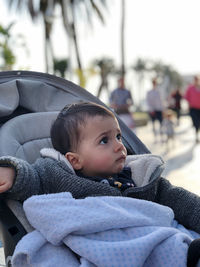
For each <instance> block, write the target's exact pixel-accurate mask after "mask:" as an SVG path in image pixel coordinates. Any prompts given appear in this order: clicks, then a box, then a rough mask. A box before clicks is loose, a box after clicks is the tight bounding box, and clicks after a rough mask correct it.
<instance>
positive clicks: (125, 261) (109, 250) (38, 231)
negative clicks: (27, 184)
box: [12, 193, 199, 267]
mask: <svg viewBox="0 0 200 267" xmlns="http://www.w3.org/2000/svg"><path fill="white" fill-rule="evenodd" d="M24 210H25V213H26V216H27V218H28V220H29V222H30V223H31V225H32V226H33V227H34V228H35V230H34V231H33V232H31V233H28V234H27V235H25V236H24V237H23V238H22V239H21V240H20V242H19V243H18V245H17V247H16V249H15V252H14V255H13V259H12V264H13V267H21V266H24V267H26V266H27V267H28V266H32V267H39V266H42V267H47V266H48V267H49V266H57V267H61V266H62V267H63V266H70V267H78V266H79V267H94V266H103V267H120V266H121V267H133V266H136V267H140V266H146V267H147V266H148V267H149V266H154V267H160V266H162V267H163V266H169V267H171V266H173V267H176V266H182V267H183V266H186V261H187V250H188V246H189V244H190V243H191V241H192V240H193V239H194V238H199V234H197V233H195V232H193V231H189V230H187V229H185V228H184V227H183V226H182V225H180V224H178V223H177V221H175V220H174V214H173V211H172V210H171V209H170V208H168V207H165V206H162V205H159V204H156V203H153V202H150V201H145V200H138V199H132V198H125V197H110V196H109V197H88V198H85V199H74V198H73V197H72V195H71V194H70V193H58V194H49V195H41V196H33V197H31V198H29V199H28V200H26V201H25V202H24Z"/></svg>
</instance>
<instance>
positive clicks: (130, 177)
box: [0, 102, 200, 233]
mask: <svg viewBox="0 0 200 267" xmlns="http://www.w3.org/2000/svg"><path fill="white" fill-rule="evenodd" d="M51 140H52V144H53V149H52V148H48V149H42V151H41V155H42V157H41V158H39V159H38V160H37V161H36V162H35V163H34V164H29V163H28V162H26V161H23V160H21V159H17V158H14V157H9V156H7V157H1V158H0V166H1V167H0V193H2V192H4V194H5V196H6V197H8V198H12V199H16V200H20V201H24V200H25V199H27V198H29V197H30V196H32V195H38V194H48V193H58V192H70V193H71V194H72V196H73V197H74V198H77V199H80V198H85V197H88V196H122V197H132V198H138V199H144V200H149V201H153V202H156V203H159V204H162V205H165V206H168V207H170V208H172V209H173V211H174V214H175V219H176V220H178V222H179V223H181V224H183V225H184V226H185V227H187V228H189V229H192V230H195V231H196V232H198V233H200V223H199V222H200V198H199V197H198V196H197V195H195V194H193V193H191V192H188V191H187V190H184V189H183V188H179V187H175V186H172V185H171V184H170V183H169V181H168V180H167V179H165V178H162V177H161V173H162V171H163V161H162V159H161V158H160V157H158V156H154V155H151V154H145V155H128V156H127V151H126V148H125V146H124V144H123V142H122V134H121V130H120V127H119V124H118V121H117V119H116V117H115V115H114V114H113V113H112V112H111V111H110V110H109V109H107V108H105V107H104V106H101V105H98V104H95V103H91V102H89V103H87V102H86V103H85V102H81V103H76V104H71V105H67V106H66V107H65V108H64V109H63V110H62V111H61V112H60V113H59V115H58V117H57V119H56V120H55V122H54V123H53V125H52V128H51ZM5 166H6V167H5Z"/></svg>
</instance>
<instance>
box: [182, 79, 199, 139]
mask: <svg viewBox="0 0 200 267" xmlns="http://www.w3.org/2000/svg"><path fill="white" fill-rule="evenodd" d="M184 98H185V99H186V100H187V101H188V104H189V109H190V113H189V114H190V117H191V119H192V123H193V127H194V129H195V134H196V143H198V142H199V139H198V131H199V128H200V76H194V82H193V84H191V85H189V86H188V87H187V89H186V92H185V95H184Z"/></svg>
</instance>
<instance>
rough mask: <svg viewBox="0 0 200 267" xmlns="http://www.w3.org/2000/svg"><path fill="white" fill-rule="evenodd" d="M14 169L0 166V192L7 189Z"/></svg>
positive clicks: (10, 184)
mask: <svg viewBox="0 0 200 267" xmlns="http://www.w3.org/2000/svg"><path fill="white" fill-rule="evenodd" d="M14 178H15V171H14V169H13V168H10V167H0V193H3V192H5V191H7V190H9V189H10V188H11V187H12V185H13V182H14Z"/></svg>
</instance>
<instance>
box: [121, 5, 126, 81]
mask: <svg viewBox="0 0 200 267" xmlns="http://www.w3.org/2000/svg"><path fill="white" fill-rule="evenodd" d="M121 12H122V13H121V77H122V78H123V79H124V78H125V77H124V76H125V72H126V70H125V48H124V42H125V37H124V36H125V0H121Z"/></svg>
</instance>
